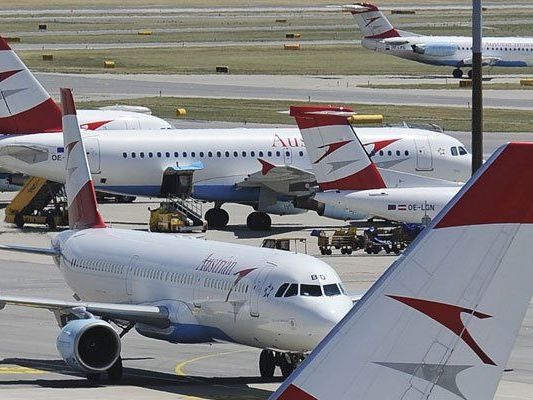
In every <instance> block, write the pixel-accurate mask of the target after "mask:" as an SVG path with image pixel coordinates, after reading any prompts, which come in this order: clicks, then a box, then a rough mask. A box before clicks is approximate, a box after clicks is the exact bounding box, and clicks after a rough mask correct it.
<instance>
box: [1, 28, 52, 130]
mask: <svg viewBox="0 0 533 400" xmlns="http://www.w3.org/2000/svg"><path fill="white" fill-rule="evenodd" d="M0 90H1V91H2V94H3V101H2V102H1V103H0V134H30V133H40V132H61V110H60V109H59V107H58V106H57V104H56V103H55V102H54V100H53V99H52V98H51V97H50V95H49V94H48V93H47V92H46V90H45V89H44V88H43V87H42V85H41V84H40V83H39V82H38V81H37V79H35V77H34V76H33V75H32V73H31V72H30V71H29V70H28V68H27V67H26V65H24V63H23V62H22V61H21V60H20V58H19V57H18V56H17V55H16V53H15V52H14V51H13V50H11V47H9V44H8V43H7V42H6V40H5V39H4V38H2V37H0Z"/></svg>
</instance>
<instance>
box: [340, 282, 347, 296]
mask: <svg viewBox="0 0 533 400" xmlns="http://www.w3.org/2000/svg"><path fill="white" fill-rule="evenodd" d="M339 289H340V290H341V293H342V294H344V295H345V294H346V290H345V289H344V286H342V283H339Z"/></svg>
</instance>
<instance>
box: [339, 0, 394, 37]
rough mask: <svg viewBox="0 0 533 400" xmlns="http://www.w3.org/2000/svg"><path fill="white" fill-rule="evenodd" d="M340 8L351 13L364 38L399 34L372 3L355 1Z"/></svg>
mask: <svg viewBox="0 0 533 400" xmlns="http://www.w3.org/2000/svg"><path fill="white" fill-rule="evenodd" d="M342 8H343V10H344V11H348V12H350V13H352V15H353V16H354V18H355V21H356V22H357V25H359V29H361V32H363V37H364V38H365V39H376V40H379V39H387V38H393V37H399V36H401V34H400V33H399V32H398V31H397V30H396V28H394V26H392V24H391V23H390V22H389V20H388V19H387V17H385V15H384V14H383V13H382V12H381V11H380V10H379V9H378V8H377V6H375V5H374V4H370V3H355V4H349V5H346V6H342Z"/></svg>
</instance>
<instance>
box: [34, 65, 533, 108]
mask: <svg viewBox="0 0 533 400" xmlns="http://www.w3.org/2000/svg"><path fill="white" fill-rule="evenodd" d="M35 76H36V78H37V79H38V80H39V81H40V82H41V84H42V85H43V86H44V87H45V88H46V90H48V92H49V93H51V94H52V95H53V96H57V94H58V90H59V89H58V88H60V87H65V86H68V87H71V88H73V89H74V92H75V94H76V98H78V99H81V100H99V99H120V98H136V97H150V96H159V95H163V96H176V97H204V98H230V99H262V100H292V101H314V102H328V103H339V102H340V103H361V104H398V105H415V106H449V107H469V106H470V104H471V102H472V94H471V91H470V90H460V89H441V90H433V89H432V90H423V89H409V90H405V89H402V88H401V87H399V88H394V89H382V88H380V89H377V88H372V87H369V86H368V85H369V83H370V84H376V85H377V84H385V83H386V84H389V85H390V84H398V85H401V84H413V83H421V82H424V81H426V82H428V81H429V82H430V83H433V84H436V83H443V82H444V83H453V82H456V81H457V80H454V79H452V78H449V77H444V76H439V77H426V78H424V79H422V80H421V81H419V80H418V79H417V78H415V77H406V76H401V75H388V76H371V75H367V76H307V75H306V76H301V75H224V74H218V75H161V74H90V75H85V74H64V73H44V72H39V73H35ZM494 79H495V80H498V79H502V80H504V82H505V81H506V79H509V77H501V78H500V77H497V78H494ZM513 79H515V82H516V83H518V82H519V80H520V76H516V78H513ZM483 104H484V106H485V107H487V108H507V109H517V110H533V90H490V89H488V88H487V87H485V90H484V91H483Z"/></svg>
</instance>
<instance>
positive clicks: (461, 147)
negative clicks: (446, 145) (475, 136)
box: [459, 146, 468, 156]
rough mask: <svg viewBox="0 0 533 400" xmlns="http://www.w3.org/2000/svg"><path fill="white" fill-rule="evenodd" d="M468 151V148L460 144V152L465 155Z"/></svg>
mask: <svg viewBox="0 0 533 400" xmlns="http://www.w3.org/2000/svg"><path fill="white" fill-rule="evenodd" d="M466 153H468V152H467V151H466V149H465V148H464V147H463V146H459V154H460V155H462V156H464V155H465V154H466Z"/></svg>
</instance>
